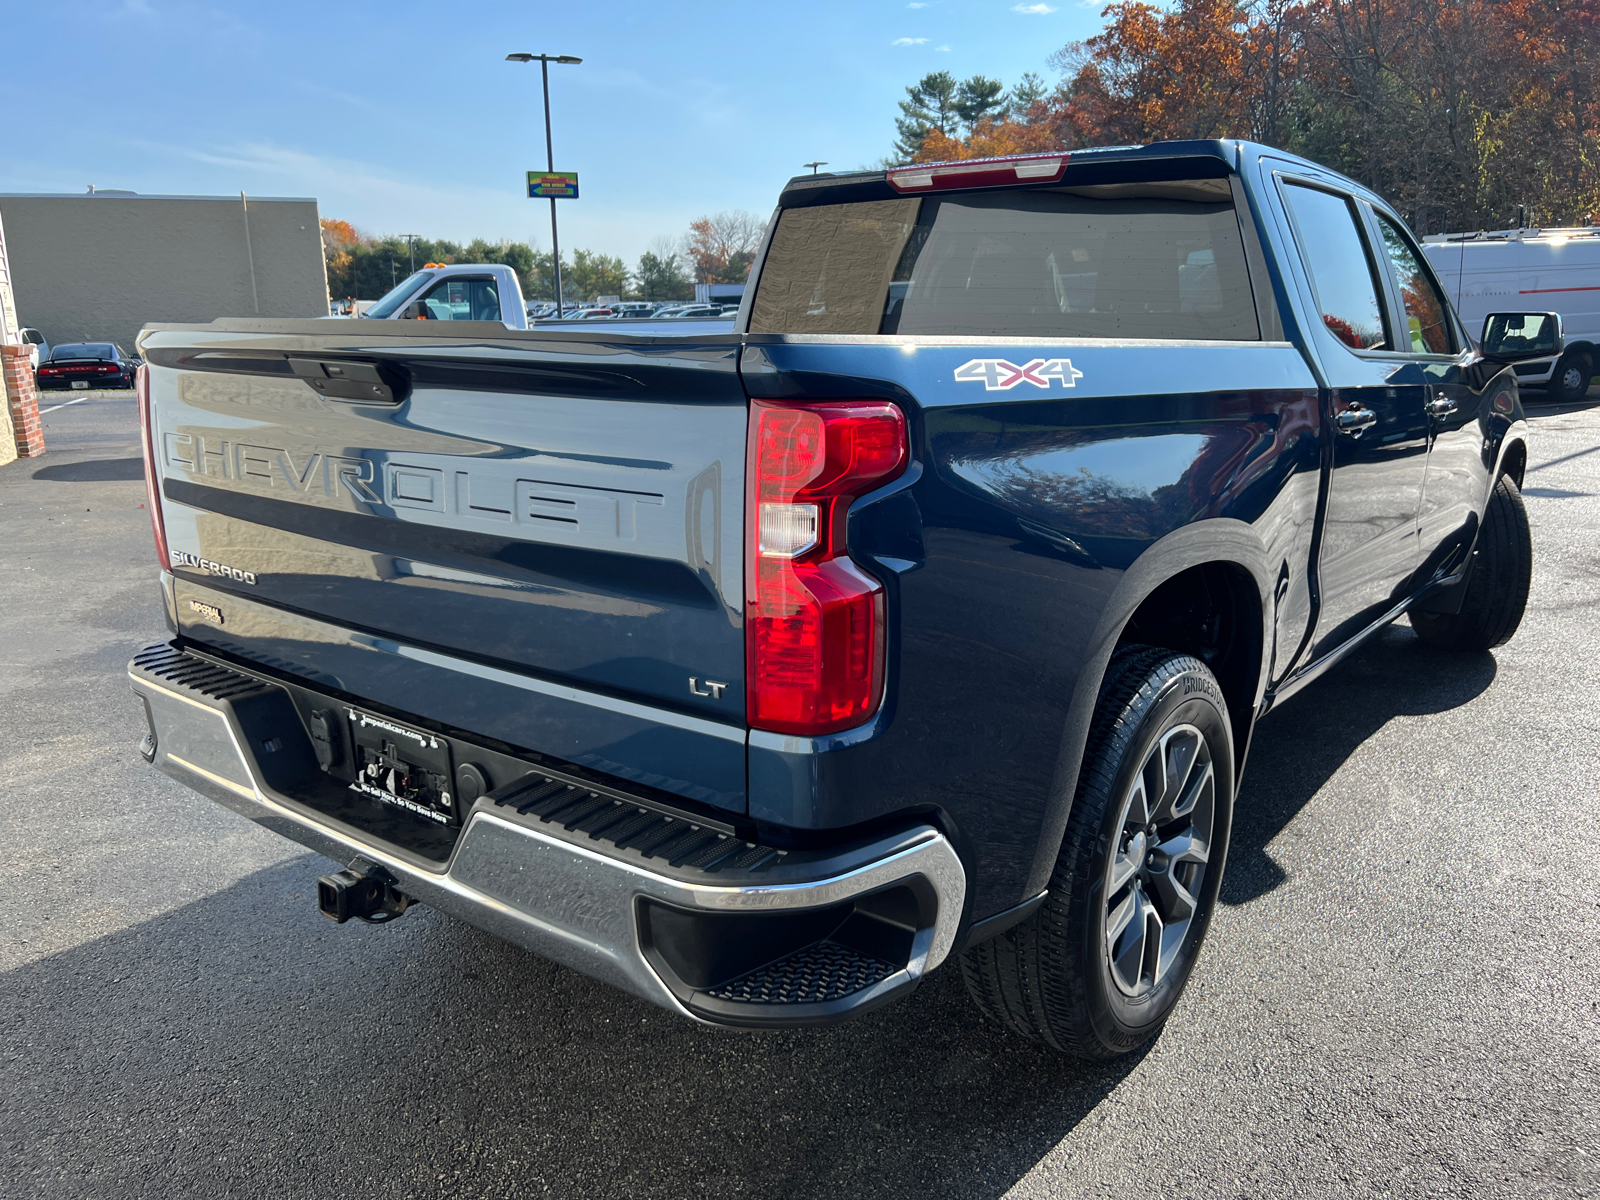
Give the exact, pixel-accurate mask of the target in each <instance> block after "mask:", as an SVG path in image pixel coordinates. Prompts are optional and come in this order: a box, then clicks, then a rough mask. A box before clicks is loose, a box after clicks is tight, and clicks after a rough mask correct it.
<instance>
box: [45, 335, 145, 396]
mask: <svg viewBox="0 0 1600 1200" xmlns="http://www.w3.org/2000/svg"><path fill="white" fill-rule="evenodd" d="M139 361H140V360H139V359H137V358H133V357H131V356H129V355H127V354H124V353H123V352H122V347H121V346H118V345H116V344H115V343H113V342H68V343H67V344H66V345H64V346H57V347H56V348H55V349H53V350H51V351H50V359H49V361H48V362H43V363H40V364H39V369H38V370H37V371H36V372H34V381H35V382H36V383H37V384H38V385H39V387H41V388H62V389H71V390H75V391H80V392H81V391H83V390H85V389H86V388H131V387H132V386H133V375H134V372H135V371H137V370H138V369H139Z"/></svg>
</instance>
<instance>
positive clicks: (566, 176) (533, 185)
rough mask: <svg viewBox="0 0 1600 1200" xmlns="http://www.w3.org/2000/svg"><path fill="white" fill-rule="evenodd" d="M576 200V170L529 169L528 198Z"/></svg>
mask: <svg viewBox="0 0 1600 1200" xmlns="http://www.w3.org/2000/svg"><path fill="white" fill-rule="evenodd" d="M545 197H549V198H550V199H551V200H576V199H577V198H578V173H577V172H576V171H529V172H528V199H530V200H542V199H544V198H545Z"/></svg>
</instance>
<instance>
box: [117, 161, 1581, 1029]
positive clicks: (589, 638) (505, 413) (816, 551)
mask: <svg viewBox="0 0 1600 1200" xmlns="http://www.w3.org/2000/svg"><path fill="white" fill-rule="evenodd" d="M751 280H752V283H753V286H752V287H751V288H750V289H749V293H748V295H747V296H746V298H745V301H744V305H743V307H742V309H741V310H740V313H739V316H738V319H737V320H736V321H735V322H734V325H733V329H732V331H731V332H730V331H729V328H728V325H727V323H726V322H725V321H724V322H720V323H712V322H706V323H695V322H683V323H680V324H677V325H675V326H674V328H673V329H672V330H670V331H667V330H663V329H661V326H660V323H650V322H639V323H636V324H631V323H628V322H608V323H607V324H606V325H605V326H604V327H596V326H569V327H560V328H551V329H548V330H523V329H509V328H507V327H506V326H505V325H503V324H499V323H494V322H488V321H471V320H460V321H452V322H449V323H445V322H439V323H434V324H429V325H426V326H424V325H422V324H421V323H419V322H406V321H395V322H380V321H371V322H325V321H268V320H224V321H217V322H214V323H212V324H210V325H166V326H155V327H151V328H149V329H147V330H146V331H145V332H144V334H143V336H142V337H141V339H140V347H141V350H142V353H143V356H144V358H145V360H146V363H147V366H146V367H145V369H144V372H143V374H142V377H141V382H140V399H141V417H142V422H143V428H144V437H145V453H146V462H147V478H148V483H149V508H150V512H151V515H152V518H153V521H154V526H155V540H156V547H157V554H158V557H159V559H160V563H161V572H162V573H161V587H162V591H163V594H164V597H165V605H166V614H167V620H168V622H169V624H170V627H171V635H172V636H171V638H170V640H168V641H166V642H163V643H161V644H159V645H155V646H151V647H149V648H148V649H146V650H143V651H142V652H140V653H139V654H138V655H137V656H136V657H135V658H134V659H133V662H132V664H131V666H130V676H131V679H132V684H133V690H134V692H135V693H136V694H137V695H138V697H139V698H140V700H141V701H142V703H143V705H144V708H145V711H146V714H147V716H148V720H149V732H148V735H147V736H146V737H145V739H144V741H143V743H142V745H141V747H140V749H141V752H142V754H143V755H144V757H145V758H146V759H147V760H148V761H150V762H152V763H154V764H155V766H157V767H158V768H160V769H161V770H162V771H164V772H166V773H167V774H169V775H171V776H172V777H173V778H175V779H177V780H178V781H180V782H182V783H184V784H186V785H188V786H189V787H191V788H194V789H195V790H197V791H199V792H201V793H204V794H206V795H208V796H210V797H212V798H214V799H216V800H217V801H220V802H221V803H222V804H225V805H227V806H229V807H231V808H233V809H234V810H236V811H238V812H239V813H242V814H243V815H245V816H246V817H249V818H250V819H252V820H254V821H257V822H259V823H261V824H262V825H264V826H266V827H267V828H269V829H272V830H275V831H277V832H279V833H281V834H283V835H285V836H286V837H289V838H293V839H295V840H296V841H299V842H302V843H304V844H305V845H307V846H309V847H312V848H313V849H315V850H317V851H319V852H320V853H322V854H324V855H326V856H328V857H330V858H332V859H335V860H336V861H337V863H339V864H342V869H340V870H337V871H334V872H332V873H330V874H328V875H325V876H323V877H322V878H321V879H319V880H318V881H317V892H318V902H319V905H320V907H321V909H322V911H323V912H324V913H326V914H327V915H328V916H329V917H331V918H332V919H334V920H335V921H341V922H342V921H345V920H348V919H351V918H360V919H364V920H367V921H372V922H384V921H390V920H394V919H396V918H397V917H398V916H400V915H401V914H402V913H403V912H404V911H405V910H406V909H407V907H408V906H409V905H411V904H412V903H414V902H420V903H423V904H426V905H428V906H430V907H433V908H436V909H439V910H441V911H443V912H446V913H450V914H453V915H455V916H456V917H458V918H460V919H461V920H463V921H466V922H469V923H471V924H473V925H476V926H479V927H481V928H483V929H485V930H489V931H491V932H493V933H495V934H497V935H499V936H501V937H504V938H506V939H508V940H509V941H511V942H514V943H516V944H518V945H520V946H523V947H525V948H527V949H528V950H530V951H532V952H534V953H536V954H539V955H543V956H546V957H548V958H551V959H554V960H556V961H558V962H561V963H564V964H566V965H568V966H570V967H572V968H573V969H575V970H578V971H582V972H585V973H587V974H589V975H591V976H593V977H595V978H597V979H601V980H604V981H606V982H608V983H611V984H614V985H615V986H617V987H619V988H622V989H625V990H626V991H628V992H631V993H633V994H634V995H636V996H639V997H642V998H644V999H646V1000H649V1001H652V1002H654V1003H655V1004H658V1005H660V1006H662V1007H663V1008H666V1009H668V1010H670V1011H672V1012H674V1013H676V1014H679V1015H681V1016H684V1017H688V1018H692V1019H695V1020H698V1021H701V1022H707V1023H712V1024H718V1025H728V1026H743V1027H775V1026H801V1025H820V1024H826V1023H831V1022H836V1021H840V1020H843V1019H846V1018H850V1017H853V1016H856V1015H858V1014H861V1013H863V1012H866V1011H868V1010H871V1009H873V1008H875V1007H876V1006H879V1005H882V1004H884V1003H886V1002H888V1001H890V1000H892V999H895V998H898V997H902V996H904V995H905V994H907V993H908V992H910V991H911V990H913V989H914V988H915V987H916V986H917V984H918V982H919V981H920V980H921V979H922V978H923V977H924V976H925V975H927V973H928V972H929V971H932V970H934V969H936V968H938V967H939V966H941V965H943V964H946V963H949V962H951V961H952V960H955V961H959V963H960V969H961V971H962V973H963V975H964V977H965V980H966V983H967V985H968V987H969V989H970V991H971V994H972V997H973V999H974V1000H975V1002H976V1003H977V1004H978V1005H979V1006H980V1007H981V1008H982V1009H983V1011H984V1012H986V1013H988V1014H990V1015H991V1016H992V1017H993V1018H994V1019H996V1020H997V1021H999V1022H1002V1023H1003V1024H1004V1025H1005V1026H1007V1027H1009V1028H1010V1029H1012V1030H1014V1031H1016V1032H1018V1033H1020V1034H1022V1035H1024V1036H1027V1037H1030V1038H1034V1039H1037V1040H1039V1041H1042V1042H1044V1043H1046V1044H1048V1045H1050V1046H1052V1047H1054V1048H1056V1049H1058V1050H1061V1051H1064V1052H1067V1053H1071V1054H1074V1055H1078V1056H1081V1057H1085V1058H1107V1057H1111V1056H1115V1055H1118V1054H1122V1053H1125V1052H1127V1051H1129V1050H1131V1049H1133V1048H1135V1047H1137V1046H1139V1045H1140V1044H1141V1043H1143V1042H1145V1041H1146V1040H1148V1039H1149V1038H1150V1037H1152V1036H1154V1035H1155V1034H1156V1033H1157V1032H1159V1030H1160V1028H1161V1026H1162V1024H1163V1022H1164V1021H1165V1020H1166V1018H1167V1017H1168V1015H1169V1014H1170V1013H1171V1011H1172V1009H1173V1006H1174V1004H1175V1003H1176V1002H1177V1000H1178V997H1179V995H1180V993H1181V992H1182V990H1183V987H1184V983H1185V981H1186V980H1187V978H1188V976H1189V974H1190V972H1191V970H1192V968H1193V965H1194V962H1195V958H1196V955H1197V954H1198V953H1199V949H1200V946H1201V943H1202V940H1203V938H1204V935H1205V931H1206V928H1207V925H1208V922H1209V921H1210V918H1211V916H1212V913H1213V911H1214V909H1215V907H1216V904H1217V894H1218V888H1219V886H1220V883H1221V879H1222V872H1223V866H1224V862H1225V860H1226V857H1227V850H1228V835H1229V827H1230V820H1231V817H1232V806H1233V801H1234V797H1235V795H1236V793H1237V790H1238V783H1239V778H1240V774H1241V772H1242V771H1243V769H1244V766H1245V762H1246V758H1247V755H1248V750H1249V746H1250V738H1251V733H1252V730H1253V729H1254V727H1255V723H1256V721H1257V720H1258V719H1259V718H1260V717H1261V716H1262V715H1263V714H1265V713H1266V712H1268V711H1269V710H1270V709H1271V708H1272V707H1273V706H1274V705H1277V704H1279V703H1281V702H1282V701H1283V700H1284V698H1285V697H1287V696H1289V695H1290V694H1292V693H1293V692H1295V691H1296V690H1298V689H1299V688H1301V687H1303V686H1305V685H1307V684H1309V683H1311V682H1312V681H1313V680H1315V679H1316V678H1317V677H1318V676H1319V675H1321V674H1323V673H1324V672H1325V671H1327V670H1328V669H1329V668H1330V667H1331V666H1333V665H1334V664H1335V663H1337V662H1339V661H1340V660H1341V659H1342V658H1343V657H1345V656H1346V655H1347V654H1349V653H1350V652H1351V650H1353V649H1354V648H1355V647H1357V646H1359V645H1361V643H1362V642H1363V640H1364V639H1366V638H1367V637H1369V636H1370V635H1371V634H1373V633H1374V632H1376V631H1378V630H1380V629H1382V628H1383V627H1384V626H1385V625H1386V624H1387V623H1389V622H1391V621H1394V620H1395V619H1396V618H1397V617H1400V616H1401V615H1409V619H1410V623H1411V625H1412V627H1413V628H1414V629H1415V630H1416V632H1417V634H1418V636H1420V637H1421V638H1423V639H1424V640H1426V641H1427V642H1429V643H1431V644H1433V645H1436V646H1438V647H1441V648H1443V649H1456V650H1470V651H1478V652H1481V651H1483V650H1485V649H1487V648H1489V647H1492V646H1495V645H1498V644H1500V643H1502V642H1504V641H1505V640H1506V639H1507V638H1509V637H1510V636H1511V635H1512V634H1513V632H1514V631H1515V630H1516V627H1517V624H1518V622H1519V621H1520V619H1521V616H1522V612H1523V608H1524V604H1525V600H1526V597H1527V592H1528V585H1529V578H1530V570H1531V548H1530V540H1529V530H1528V522H1527V518H1526V515H1525V512H1524V509H1523V506H1522V501H1521V498H1520V494H1519V491H1518V489H1519V486H1520V483H1521V480H1522V476H1523V471H1524V469H1525V465H1526V462H1527V443H1526V437H1527V426H1526V424H1525V421H1524V419H1523V413H1522V409H1521V406H1520V401H1519V398H1518V393H1517V385H1516V380H1515V377H1514V374H1513V372H1512V370H1511V367H1510V365H1509V364H1511V363H1512V362H1514V361H1518V360H1523V359H1529V358H1538V357H1549V356H1550V355H1552V354H1557V353H1560V350H1561V333H1560V327H1559V320H1558V319H1556V318H1554V317H1552V316H1551V315H1549V314H1543V313H1498V314H1491V315H1490V317H1489V318H1488V320H1487V322H1486V325H1485V328H1484V329H1483V330H1482V331H1479V332H1481V336H1480V337H1478V338H1477V340H1474V338H1473V337H1471V336H1469V334H1468V332H1467V331H1466V330H1465V329H1463V328H1462V327H1461V324H1460V322H1459V321H1458V319H1457V318H1456V316H1455V314H1454V313H1453V312H1452V310H1451V308H1450V305H1449V303H1448V302H1447V300H1446V299H1445V297H1444V296H1443V295H1442V294H1441V292H1440V290H1439V288H1438V286H1437V282H1436V280H1435V278H1434V276H1433V274H1432V272H1431V270H1430V269H1429V267H1428V264H1427V261H1426V259H1425V258H1424V257H1423V255H1422V253H1421V252H1420V250H1419V248H1418V246H1417V243H1416V241H1415V239H1414V238H1413V237H1412V235H1411V234H1410V233H1409V232H1407V230H1406V229H1405V227H1404V225H1403V224H1402V222H1401V221H1400V219H1399V218H1398V217H1397V216H1396V215H1395V212H1394V210H1393V209H1392V208H1390V207H1389V206H1388V205H1386V204H1385V203H1384V202H1383V200H1382V199H1381V198H1380V197H1378V196H1375V195H1373V194H1372V193H1370V192H1368V191H1366V190H1365V189H1363V188H1361V187H1360V186H1358V185H1356V184H1355V183H1353V182H1351V181H1350V180H1348V179H1345V178H1342V177H1340V176H1338V175H1335V174H1333V173H1330V172H1329V171H1326V170H1324V169H1322V168H1320V167H1318V166H1316V165H1315V164H1313V163H1310V162H1306V161H1303V160H1300V159H1296V158H1291V157H1288V156H1285V155H1283V154H1281V153H1280V152H1277V151H1275V150H1272V149H1270V148H1267V147H1264V146H1259V145H1252V144H1248V143H1240V142H1232V141H1193V142H1166V143H1159V144H1153V145H1148V146H1143V147H1137V148H1126V147H1119V148H1114V149H1104V150H1078V151H1073V152H1072V153H1071V154H1070V155H1069V154H1065V153H1061V154H1053V155H1033V156H1026V157H1019V158H1008V159H994V160H984V161H969V162H961V163H949V164H933V165H917V166H911V167H903V168H896V169H893V170H889V171H887V172H885V171H877V172H866V173H856V174H846V175H820V176H804V177H801V178H798V179H795V180H794V181H792V182H791V183H790V184H789V185H788V186H787V187H786V188H785V189H784V191H783V193H782V196H781V197H780V199H779V204H778V209H777V212H776V214H775V216H774V218H773V220H772V222H771V225H770V227H769V230H768V232H767V235H766V240H765V243H764V245H763V247H762V249H761V251H760V255H759V257H758V259H757V261H756V263H755V266H754V268H753V270H752V273H751Z"/></svg>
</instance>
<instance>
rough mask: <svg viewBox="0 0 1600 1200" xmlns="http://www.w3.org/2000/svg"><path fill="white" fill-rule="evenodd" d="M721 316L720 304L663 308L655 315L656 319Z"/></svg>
mask: <svg viewBox="0 0 1600 1200" xmlns="http://www.w3.org/2000/svg"><path fill="white" fill-rule="evenodd" d="M721 315H722V306H721V305H720V304H684V305H681V306H679V307H678V308H663V309H662V310H661V311H660V312H658V313H657V314H656V316H657V317H666V318H672V317H719V316H721Z"/></svg>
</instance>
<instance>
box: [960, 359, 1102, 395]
mask: <svg viewBox="0 0 1600 1200" xmlns="http://www.w3.org/2000/svg"><path fill="white" fill-rule="evenodd" d="M1082 378H1083V372H1082V371H1080V370H1078V369H1077V368H1076V367H1074V366H1073V365H1072V360H1071V359H1070V358H1036V359H1034V360H1033V361H1032V362H1028V363H1025V364H1023V365H1022V366H1020V367H1019V366H1017V364H1016V363H1014V362H1007V361H1006V360H1005V359H1003V358H975V359H973V360H972V361H971V362H964V363H962V364H961V365H960V366H959V367H957V368H956V379H957V380H958V381H959V382H961V383H979V382H981V383H982V384H983V390H984V391H986V392H1004V391H1009V390H1010V389H1011V388H1014V387H1016V386H1017V384H1019V383H1031V384H1033V386H1034V387H1039V388H1044V389H1045V390H1046V391H1049V390H1050V381H1051V380H1052V379H1059V380H1060V381H1061V386H1062V387H1071V386H1072V384H1073V381H1074V380H1078V379H1082Z"/></svg>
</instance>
